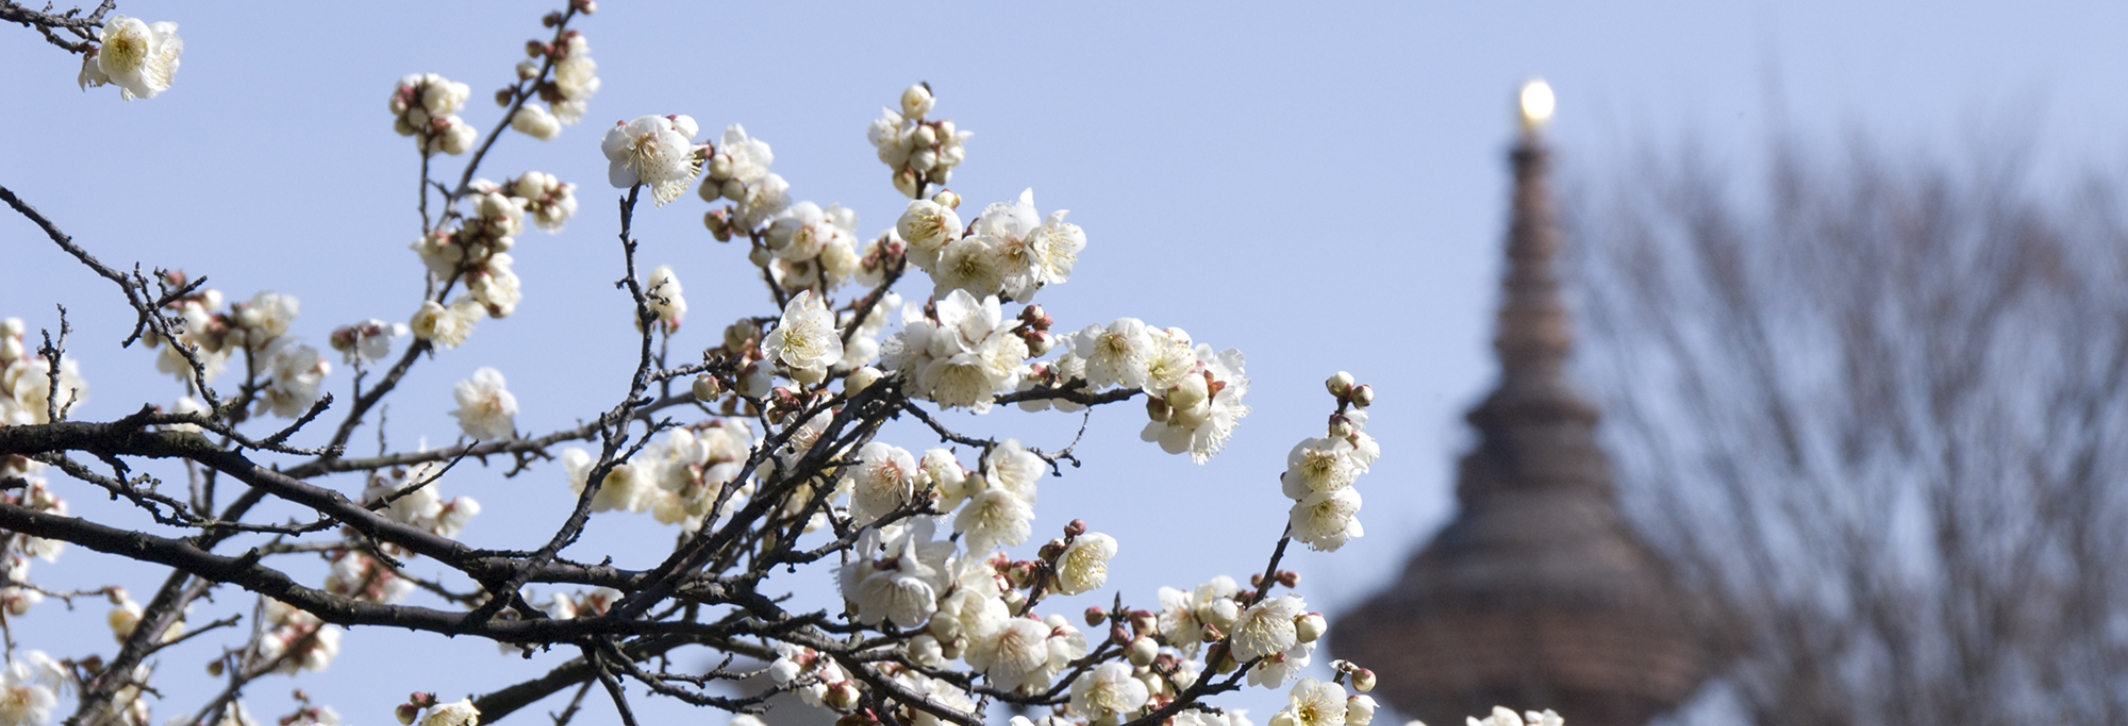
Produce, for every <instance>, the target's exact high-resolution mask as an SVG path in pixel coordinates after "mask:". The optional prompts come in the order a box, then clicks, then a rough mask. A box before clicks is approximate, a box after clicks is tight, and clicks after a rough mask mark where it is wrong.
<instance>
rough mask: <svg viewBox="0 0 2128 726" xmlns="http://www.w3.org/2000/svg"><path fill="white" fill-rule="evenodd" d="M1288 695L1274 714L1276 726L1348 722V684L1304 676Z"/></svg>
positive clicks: (1333, 725)
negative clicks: (1327, 681)
mask: <svg viewBox="0 0 2128 726" xmlns="http://www.w3.org/2000/svg"><path fill="white" fill-rule="evenodd" d="M1288 698H1289V702H1288V703H1287V705H1286V707H1285V708H1284V709H1282V710H1280V711H1279V712H1278V714H1277V715H1275V716H1272V717H1271V723H1272V724H1273V726H1346V723H1345V687H1344V686H1340V685H1338V684H1336V683H1323V682H1321V681H1317V680H1315V679H1313V678H1302V679H1300V682H1299V683H1295V684H1293V692H1292V694H1291V695H1290V696H1289V697H1288Z"/></svg>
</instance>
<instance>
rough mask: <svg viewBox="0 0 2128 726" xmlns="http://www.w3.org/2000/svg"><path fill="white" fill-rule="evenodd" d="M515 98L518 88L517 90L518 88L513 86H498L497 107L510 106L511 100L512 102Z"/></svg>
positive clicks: (496, 92)
mask: <svg viewBox="0 0 2128 726" xmlns="http://www.w3.org/2000/svg"><path fill="white" fill-rule="evenodd" d="M515 100H517V90H516V89H512V88H497V89H495V106H496V107H497V108H509V107H510V102H511V101H515Z"/></svg>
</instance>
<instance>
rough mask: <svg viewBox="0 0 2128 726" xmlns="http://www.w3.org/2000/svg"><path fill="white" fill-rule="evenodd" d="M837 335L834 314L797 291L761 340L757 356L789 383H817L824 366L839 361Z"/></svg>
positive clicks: (814, 298) (822, 376) (807, 292)
mask: <svg viewBox="0 0 2128 726" xmlns="http://www.w3.org/2000/svg"><path fill="white" fill-rule="evenodd" d="M840 334H841V331H838V330H836V329H835V314H834V313H831V312H828V308H827V306H826V305H824V304H822V303H821V301H820V298H819V297H817V296H815V295H813V293H812V291H811V290H805V291H800V292H799V293H798V295H797V296H796V297H793V298H791V301H790V303H789V304H787V305H785V306H783V318H782V321H781V322H780V323H778V324H777V325H776V329H775V330H772V331H769V334H768V336H767V337H765V338H763V339H762V341H761V352H762V353H763V354H765V355H767V356H768V358H769V360H773V361H776V363H777V365H778V366H779V367H780V368H781V369H782V370H783V373H784V374H785V375H788V376H790V377H791V379H792V380H795V381H798V382H801V383H819V382H820V381H821V380H823V379H825V378H826V377H827V372H828V366H830V365H833V364H834V363H835V362H836V361H838V360H841V359H842V338H841V337H840Z"/></svg>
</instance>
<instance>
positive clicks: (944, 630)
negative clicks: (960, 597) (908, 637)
mask: <svg viewBox="0 0 2128 726" xmlns="http://www.w3.org/2000/svg"><path fill="white" fill-rule="evenodd" d="M926 632H929V633H931V637H933V638H936V639H938V642H940V643H951V642H953V640H954V639H955V638H958V637H960V636H961V620H960V618H932V619H931V627H930V628H928V629H927V631H926Z"/></svg>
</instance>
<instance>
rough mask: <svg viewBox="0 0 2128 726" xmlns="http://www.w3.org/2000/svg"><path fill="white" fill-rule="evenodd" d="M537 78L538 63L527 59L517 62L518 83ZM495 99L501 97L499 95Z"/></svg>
mask: <svg viewBox="0 0 2128 726" xmlns="http://www.w3.org/2000/svg"><path fill="white" fill-rule="evenodd" d="M538 77H539V61H536V60H531V59H529V58H528V59H525V60H521V61H518V62H517V79H518V80H520V81H529V80H532V79H534V78H538ZM503 90H510V89H503ZM497 97H498V98H500V97H501V94H497Z"/></svg>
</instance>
